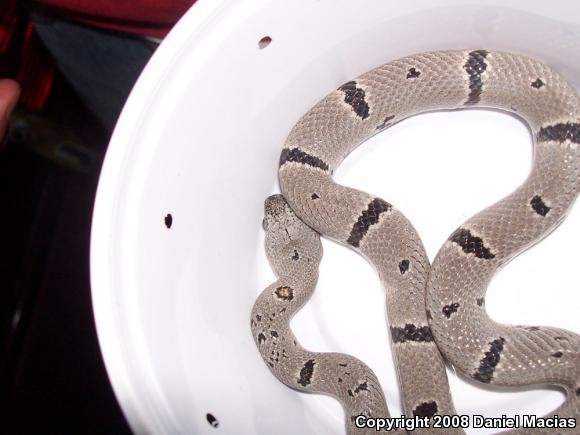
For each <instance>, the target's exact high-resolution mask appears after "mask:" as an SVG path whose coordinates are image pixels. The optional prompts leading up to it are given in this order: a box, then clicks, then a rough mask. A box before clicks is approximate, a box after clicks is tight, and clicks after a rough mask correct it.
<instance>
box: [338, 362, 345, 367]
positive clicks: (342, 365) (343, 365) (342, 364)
mask: <svg viewBox="0 0 580 435" xmlns="http://www.w3.org/2000/svg"><path fill="white" fill-rule="evenodd" d="M338 365H339V366H341V367H346V363H338Z"/></svg>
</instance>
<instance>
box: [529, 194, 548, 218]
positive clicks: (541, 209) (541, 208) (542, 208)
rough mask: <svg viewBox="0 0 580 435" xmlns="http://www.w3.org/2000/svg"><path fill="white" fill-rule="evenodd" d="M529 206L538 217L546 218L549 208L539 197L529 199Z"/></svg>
mask: <svg viewBox="0 0 580 435" xmlns="http://www.w3.org/2000/svg"><path fill="white" fill-rule="evenodd" d="M530 205H531V206H532V208H533V209H534V211H535V212H536V213H538V214H539V215H540V216H546V215H547V214H548V212H549V211H550V207H548V206H547V205H546V204H545V203H544V201H543V200H542V197H541V196H539V195H536V196H534V197H533V198H532V199H531V201H530Z"/></svg>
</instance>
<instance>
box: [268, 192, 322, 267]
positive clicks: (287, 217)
mask: <svg viewBox="0 0 580 435" xmlns="http://www.w3.org/2000/svg"><path fill="white" fill-rule="evenodd" d="M262 226H263V227H264V230H265V231H266V255H267V256H268V259H269V260H270V264H271V266H272V267H273V268H274V271H275V272H276V273H277V274H278V276H280V275H281V274H282V273H284V271H288V270H289V267H290V266H293V265H295V264H298V259H299V258H302V261H305V260H306V261H307V262H308V261H312V262H313V263H312V264H315V263H318V262H319V261H320V258H321V257H322V245H321V243H320V236H319V234H318V233H317V232H316V231H314V230H313V229H312V228H310V227H309V226H308V225H306V224H305V223H304V222H302V221H301V220H300V218H298V216H296V214H295V213H294V211H293V210H292V208H291V207H290V205H289V204H288V203H287V202H286V200H285V199H284V197H283V196H282V195H279V194H277V195H272V196H269V197H268V198H266V201H265V202H264V220H263V221H262ZM299 253H301V254H302V257H301V256H300V255H299Z"/></svg>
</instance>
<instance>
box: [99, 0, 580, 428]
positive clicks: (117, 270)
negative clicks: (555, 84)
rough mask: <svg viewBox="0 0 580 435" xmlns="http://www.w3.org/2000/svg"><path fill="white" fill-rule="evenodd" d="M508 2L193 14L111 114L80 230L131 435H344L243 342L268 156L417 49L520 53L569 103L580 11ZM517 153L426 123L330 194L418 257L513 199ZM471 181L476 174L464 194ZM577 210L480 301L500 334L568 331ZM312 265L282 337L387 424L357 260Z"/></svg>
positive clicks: (501, 141)
mask: <svg viewBox="0 0 580 435" xmlns="http://www.w3.org/2000/svg"><path fill="white" fill-rule="evenodd" d="M506 5H507V3H506V2H504V1H500V0H487V1H484V0H479V1H469V0H461V1H459V0H437V1H434V0H423V1H420V0H417V1H414V2H402V1H394V0H367V1H364V2H361V1H355V0H349V1H347V0H332V1H331V0H297V1H291V2H290V1H282V0H278V1H272V0H271V1H267V0H239V1H236V2H229V1H225V0H221V1H220V0H201V1H199V2H198V3H197V4H196V5H195V6H193V7H192V9H191V10H190V11H189V12H188V13H187V14H186V16H185V17H184V18H183V19H182V20H181V21H180V22H179V24H178V25H177V26H176V28H175V29H174V30H173V31H172V32H171V34H170V35H169V36H168V37H167V39H166V40H165V41H164V42H163V44H162V45H161V47H160V48H159V50H158V51H157V53H156V54H155V55H154V57H153V59H152V60H151V62H150V63H149V64H148V66H147V67H146V69H145V71H144V72H143V74H142V76H141V78H140V79H139V81H138V83H137V85H136V86H135V88H134V90H133V92H132V94H131V97H130V98H129V101H128V102H127V104H126V106H125V109H124V110H123V114H122V116H121V119H120V121H119V123H118V125H117V128H116V130H115V133H114V136H113V139H112V141H111V144H110V147H109V150H108V152H107V156H106V160H105V164H104V167H103V171H102V175H101V179H100V183H99V189H98V195H97V200H96V205H95V212H94V221H93V232H92V247H91V251H92V252H91V274H92V291H93V302H94V310H95V317H96V323H97V329H98V335H99V341H100V344H101V348H102V351H103V355H104V358H105V363H106V366H107V370H108V373H109V376H110V378H111V381H112V383H113V387H114V390H115V393H116V395H117V397H118V399H119V401H120V404H121V406H122V408H123V410H124V412H125V415H126V416H127V418H128V420H129V423H130V424H131V427H132V428H133V430H134V431H135V432H137V433H154V434H214V433H221V434H288V435H291V434H292V435H294V434H303V435H309V434H312V435H314V434H316V435H325V434H336V433H343V431H344V429H343V428H344V422H343V418H344V417H343V414H342V410H341V408H340V406H339V404H338V402H336V401H335V400H333V399H332V398H329V397H323V396H317V395H306V394H301V393H297V392H295V391H293V390H290V389H289V388H287V387H285V386H284V385H282V384H280V383H279V382H278V381H277V380H276V379H275V378H274V377H273V376H272V375H271V374H270V372H269V371H268V369H267V366H266V365H265V364H264V362H263V361H262V360H261V358H260V356H259V354H258V352H257V350H256V348H255V346H254V342H253V340H252V336H251V333H250V327H249V314H250V310H251V307H252V304H253V302H254V300H255V298H256V296H257V295H258V294H259V293H260V292H261V291H262V289H263V288H265V287H266V286H267V285H268V284H269V283H271V282H272V281H273V280H274V276H273V274H272V272H271V271H270V269H269V266H268V264H267V261H266V258H265V255H264V253H263V249H262V244H263V233H262V229H261V225H260V224H261V218H262V212H263V200H264V198H265V197H266V196H267V195H268V194H270V193H272V192H274V191H276V189H277V185H276V183H277V178H276V176H277V164H276V163H277V160H278V156H279V153H280V149H281V146H282V144H283V142H284V139H285V137H286V135H287V134H288V132H289V130H290V128H291V127H292V125H293V124H294V123H295V122H296V121H297V120H298V118H299V117H300V116H301V115H302V114H303V113H304V112H306V111H307V110H308V109H309V108H310V107H311V106H312V105H313V104H314V103H315V102H316V101H317V100H319V99H320V98H321V97H323V96H324V95H326V94H327V93H328V92H329V91H331V90H333V89H335V88H336V87H337V86H338V85H340V84H341V83H343V82H345V81H347V80H349V79H351V78H353V77H356V76H357V75H359V74H360V73H363V72H365V71H366V70H368V69H370V68H372V67H375V66H378V65H380V64H382V63H384V62H387V61H389V60H393V59H395V58H398V57H402V56H405V55H409V54H412V53H416V52H421V51H427V50H437V49H450V48H486V49H490V50H494V49H501V50H508V51H514V52H519V53H523V54H527V55H529V56H532V57H536V58H538V59H540V60H543V61H545V62H547V63H549V64H550V65H552V66H553V67H555V68H557V69H558V70H559V71H560V72H561V73H562V74H563V75H564V76H566V77H567V78H568V79H569V80H570V81H572V82H573V83H574V84H575V85H576V86H577V87H580V6H579V4H578V3H577V2H575V1H573V0H551V1H529V0H513V1H511V2H509V6H506ZM264 36H269V37H270V38H271V43H270V44H269V45H267V46H266V47H264V46H263V45H264V44H259V41H260V40H261V39H262V38H263V37H264ZM530 143H531V141H530V138H529V133H528V131H527V129H526V128H525V126H524V125H523V124H522V123H520V122H519V121H517V120H516V119H515V118H512V117H510V116H508V115H505V114H501V113H498V112H490V111H482V110H470V111H461V112H453V113H450V112H446V113H435V114H429V115H421V116H418V117H414V118H412V119H410V120H407V121H405V122H403V123H400V124H398V125H396V126H395V127H393V128H392V129H390V130H388V131H386V132H384V133H382V134H381V135H379V136H377V137H375V138H373V139H372V140H371V141H369V143H368V144H365V145H364V146H363V147H361V148H360V149H358V150H357V151H355V152H354V153H353V155H352V156H350V157H349V158H348V159H347V160H346V161H345V163H344V164H343V165H342V166H341V168H340V169H339V171H338V172H337V174H336V177H337V180H338V181H339V182H342V183H345V184H349V185H352V186H355V187H358V188H361V189H363V190H367V191H370V192H373V193H375V194H378V195H380V196H381V197H382V198H384V199H386V200H387V201H389V202H391V203H393V204H394V205H395V206H397V207H398V208H399V209H401V210H402V211H403V212H404V213H405V214H406V215H407V216H408V217H409V218H410V219H411V221H412V222H413V223H414V224H415V225H416V227H417V229H418V230H419V233H420V234H421V236H422V237H423V240H424V242H425V245H426V246H427V249H428V252H429V255H430V257H431V259H432V258H433V256H434V255H435V253H436V251H437V250H438V248H439V246H440V245H441V244H442V243H443V241H444V240H445V239H446V237H447V236H448V235H449V234H450V233H451V231H453V230H454V229H455V228H456V227H457V226H458V225H459V224H460V223H461V222H462V221H464V220H465V219H466V218H467V217H469V216H470V215H472V214H473V213H475V212H477V211H478V210H480V209H482V208H483V207H484V206H486V205H489V204H491V203H493V202H495V201H496V200H498V199H500V198H501V197H503V196H504V195H506V194H507V193H509V192H510V191H512V190H513V189H514V188H515V187H516V186H517V185H518V184H519V183H521V182H522V181H523V180H524V178H525V176H526V175H527V171H528V169H529V165H530V158H531V146H530ZM475 167H477V168H478V170H479V171H480V173H484V174H486V176H483V177H474V176H473V174H474V168H475ZM579 208H580V207H578V206H576V207H575V209H574V210H573V211H572V213H571V215H570V216H569V218H568V219H567V221H566V222H565V223H564V224H563V225H562V226H561V227H560V228H559V229H558V230H557V231H556V232H555V233H554V234H552V235H551V236H550V237H549V238H548V239H546V240H545V241H544V242H542V243H541V244H540V245H538V246H537V247H535V248H534V249H532V250H531V251H530V252H528V253H526V254H524V255H523V256H521V257H518V258H517V259H516V260H515V261H514V262H513V263H511V264H510V265H508V266H507V267H506V268H505V269H504V270H503V271H502V272H501V273H500V274H498V276H497V277H496V279H495V280H494V281H493V283H492V285H491V287H490V290H489V292H488V299H487V305H488V309H489V312H490V313H491V315H492V316H493V317H494V318H496V319H497V320H498V321H502V322H508V323H518V324H519V323H521V324H540V325H541V324H546V325H555V326H560V327H564V328H568V329H572V330H576V331H579V330H580V315H579V314H580V313H579V308H578V307H580V291H578V290H579V281H578V278H577V272H576V268H577V260H578V255H577V251H576V248H575V245H577V244H578V242H580V225H579V224H580V211H579ZM168 214H171V218H172V219H171V220H172V222H171V227H170V228H168V226H167V225H166V223H169V218H167V215H168ZM166 218H167V219H166ZM166 221H167V222H166ZM324 248H325V257H324V259H323V264H322V267H321V279H320V283H319V287H318V289H317V292H316V293H315V296H314V297H313V299H312V301H311V302H310V303H309V304H308V305H307V307H306V308H304V309H303V311H301V312H300V313H299V314H298V315H297V316H296V318H295V319H294V321H293V323H292V326H293V328H294V330H295V333H296V334H297V336H298V338H299V339H300V341H301V342H302V343H303V344H304V345H306V346H307V347H308V348H310V349H312V350H318V351H339V352H348V353H351V354H354V355H356V356H357V357H359V358H361V359H363V360H364V361H365V362H366V363H367V364H369V365H370V366H371V368H372V369H373V370H374V371H375V372H376V373H377V375H378V376H379V379H380V380H381V383H382V385H383V387H384V389H385V391H386V395H387V400H388V403H389V407H390V409H391V412H392V414H393V415H395V416H396V415H400V413H401V408H400V404H399V396H398V394H399V393H398V387H397V385H396V377H395V372H394V369H393V363H392V360H391V356H390V346H389V344H388V335H387V328H386V325H385V321H384V308H383V306H384V304H383V291H382V289H381V287H380V284H379V282H378V279H377V277H376V275H375V273H374V271H373V269H372V268H371V266H369V265H368V264H367V263H366V262H365V261H364V260H363V259H362V258H360V257H359V256H357V255H356V254H354V253H353V252H352V251H349V250H348V249H346V248H344V247H340V246H338V245H335V244H333V243H331V242H325V243H324ZM450 382H451V386H452V390H453V395H454V397H455V402H456V406H457V410H458V413H460V414H466V415H474V414H481V415H485V416H488V417H498V416H501V415H502V414H506V415H514V414H530V413H534V414H540V415H541V414H544V413H546V412H548V411H550V410H552V409H553V408H554V407H555V406H556V405H557V404H558V403H559V402H561V401H562V400H563V396H562V394H560V392H558V391H557V390H554V389H540V390H534V389H528V390H526V391H524V392H521V391H519V392H505V391H503V390H502V392H498V391H495V390H493V389H490V388H482V387H481V386H479V385H475V384H471V383H467V382H465V381H464V380H462V379H460V378H458V377H457V376H455V375H454V374H453V373H450ZM214 419H215V421H214ZM212 423H213V424H212ZM216 426H217V427H216ZM468 432H470V433H478V432H480V433H488V432H489V430H488V429H480V430H477V429H473V428H472V429H469V430H468Z"/></svg>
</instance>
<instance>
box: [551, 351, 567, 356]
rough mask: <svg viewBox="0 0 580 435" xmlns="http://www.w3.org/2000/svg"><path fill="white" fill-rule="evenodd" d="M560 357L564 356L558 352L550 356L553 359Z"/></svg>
mask: <svg viewBox="0 0 580 435" xmlns="http://www.w3.org/2000/svg"><path fill="white" fill-rule="evenodd" d="M562 355H564V354H563V353H562V352H560V351H558V352H554V353H553V354H552V355H551V356H553V357H554V358H561V357H562Z"/></svg>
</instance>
